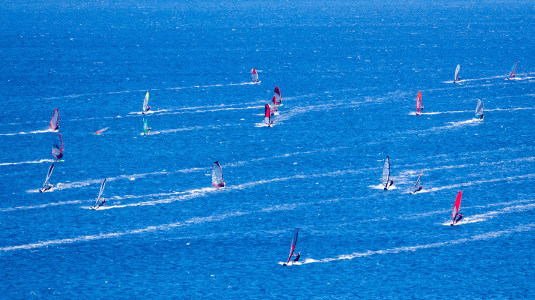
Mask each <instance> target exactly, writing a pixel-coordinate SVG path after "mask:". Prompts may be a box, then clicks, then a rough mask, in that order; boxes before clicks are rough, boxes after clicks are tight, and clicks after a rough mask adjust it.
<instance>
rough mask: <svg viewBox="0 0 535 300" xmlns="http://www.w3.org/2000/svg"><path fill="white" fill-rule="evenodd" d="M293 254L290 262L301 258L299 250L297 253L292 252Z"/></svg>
mask: <svg viewBox="0 0 535 300" xmlns="http://www.w3.org/2000/svg"><path fill="white" fill-rule="evenodd" d="M293 256H295V259H294V260H292V263H294V262H296V261H298V260H299V259H300V258H301V252H297V254H294V255H293Z"/></svg>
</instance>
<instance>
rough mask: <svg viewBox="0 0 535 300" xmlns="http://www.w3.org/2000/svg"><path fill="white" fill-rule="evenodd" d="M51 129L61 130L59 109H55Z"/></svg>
mask: <svg viewBox="0 0 535 300" xmlns="http://www.w3.org/2000/svg"><path fill="white" fill-rule="evenodd" d="M50 128H52V130H57V129H58V128H59V110H58V109H57V108H56V109H54V114H53V115H52V120H50Z"/></svg>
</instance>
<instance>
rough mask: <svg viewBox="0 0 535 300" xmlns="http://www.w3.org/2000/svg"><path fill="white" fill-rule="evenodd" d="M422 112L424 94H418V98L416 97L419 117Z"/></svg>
mask: <svg viewBox="0 0 535 300" xmlns="http://www.w3.org/2000/svg"><path fill="white" fill-rule="evenodd" d="M421 110H422V92H418V96H416V113H417V114H418V115H419V114H421V113H422V112H421Z"/></svg>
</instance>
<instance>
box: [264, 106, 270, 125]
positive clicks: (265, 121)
mask: <svg viewBox="0 0 535 300" xmlns="http://www.w3.org/2000/svg"><path fill="white" fill-rule="evenodd" d="M265 112H266V114H265V117H264V123H266V124H268V125H270V124H271V108H270V107H269V104H266V109H265Z"/></svg>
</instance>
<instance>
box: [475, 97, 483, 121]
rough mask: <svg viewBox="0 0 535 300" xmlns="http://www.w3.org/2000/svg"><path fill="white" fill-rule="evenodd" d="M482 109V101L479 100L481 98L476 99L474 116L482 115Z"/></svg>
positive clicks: (479, 116)
mask: <svg viewBox="0 0 535 300" xmlns="http://www.w3.org/2000/svg"><path fill="white" fill-rule="evenodd" d="M483 110H484V105H483V101H481V99H478V100H477V106H476V116H477V117H478V118H481V116H482V115H483Z"/></svg>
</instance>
